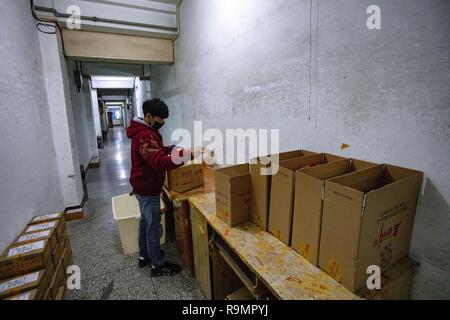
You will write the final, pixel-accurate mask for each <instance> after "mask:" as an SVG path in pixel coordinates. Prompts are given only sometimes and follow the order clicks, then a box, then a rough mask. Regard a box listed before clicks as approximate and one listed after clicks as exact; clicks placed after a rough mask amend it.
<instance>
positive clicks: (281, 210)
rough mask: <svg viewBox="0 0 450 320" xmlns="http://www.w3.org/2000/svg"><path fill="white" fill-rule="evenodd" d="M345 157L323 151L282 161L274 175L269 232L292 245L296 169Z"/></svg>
mask: <svg viewBox="0 0 450 320" xmlns="http://www.w3.org/2000/svg"><path fill="white" fill-rule="evenodd" d="M343 159H344V158H342V157H338V156H334V155H331V154H324V153H321V154H316V155H311V156H306V157H300V158H294V159H289V160H285V161H281V162H280V168H279V170H278V173H277V174H275V175H274V176H272V183H271V192H270V209H269V232H270V233H272V234H273V235H274V236H275V237H276V238H278V239H279V240H280V241H282V242H284V243H285V244H287V245H290V241H291V228H292V210H293V206H294V191H295V180H294V177H295V171H297V170H301V169H306V168H310V167H314V166H317V165H321V164H325V163H329V162H334V161H339V160H343Z"/></svg>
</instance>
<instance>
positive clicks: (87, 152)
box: [67, 61, 98, 169]
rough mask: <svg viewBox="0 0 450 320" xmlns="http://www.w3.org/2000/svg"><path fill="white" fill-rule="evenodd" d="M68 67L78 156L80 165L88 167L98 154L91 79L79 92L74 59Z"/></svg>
mask: <svg viewBox="0 0 450 320" xmlns="http://www.w3.org/2000/svg"><path fill="white" fill-rule="evenodd" d="M67 69H68V73H69V83H70V92H71V97H72V108H73V116H74V123H75V133H76V138H77V146H78V156H79V159H80V165H83V166H84V168H85V169H87V167H88V165H89V162H90V161H91V159H92V158H93V157H97V156H98V148H97V134H96V133H95V124H94V117H93V114H92V106H91V92H90V87H89V81H88V80H87V79H84V81H83V84H84V85H83V88H82V89H81V90H80V92H78V91H77V87H76V85H75V79H74V73H73V70H75V65H74V62H73V61H68V63H67Z"/></svg>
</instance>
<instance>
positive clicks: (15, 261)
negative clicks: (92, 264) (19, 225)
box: [0, 213, 73, 300]
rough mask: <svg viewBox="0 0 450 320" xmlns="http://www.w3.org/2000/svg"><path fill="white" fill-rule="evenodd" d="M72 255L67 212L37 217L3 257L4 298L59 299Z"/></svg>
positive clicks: (1, 285) (0, 287)
mask: <svg viewBox="0 0 450 320" xmlns="http://www.w3.org/2000/svg"><path fill="white" fill-rule="evenodd" d="M72 259H73V258H72V249H71V247H70V241H69V238H68V235H67V231H66V224H65V219H64V214H63V213H56V214H49V215H45V216H39V217H35V218H33V219H32V220H31V221H30V222H29V224H28V225H27V227H26V228H25V229H24V231H23V232H22V233H21V234H20V235H19V236H18V237H17V238H16V240H15V241H14V242H13V243H12V244H11V245H10V246H9V247H8V248H7V249H6V250H5V252H4V253H3V255H2V256H1V258H0V279H1V280H2V281H1V282H0V298H7V297H11V299H22V300H32V299H38V300H40V299H55V298H56V297H57V295H58V293H60V292H62V293H64V290H61V288H62V287H65V277H66V268H65V266H66V265H69V263H70V264H71V263H72ZM65 261H67V262H68V263H67V264H64V262H65ZM63 280H64V281H63ZM33 290H34V291H33ZM16 295H17V296H16ZM60 295H61V294H60ZM60 295H59V296H60ZM13 296H14V297H13Z"/></svg>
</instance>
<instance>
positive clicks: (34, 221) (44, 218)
mask: <svg viewBox="0 0 450 320" xmlns="http://www.w3.org/2000/svg"><path fill="white" fill-rule="evenodd" d="M54 220H62V222H63V223H64V222H65V219H64V213H63V212H57V213H52V214H46V215H44V216H37V217H34V218H33V219H31V221H30V222H29V223H28V225H34V224H40V223H45V222H50V221H54Z"/></svg>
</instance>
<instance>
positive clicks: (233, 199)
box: [215, 164, 250, 227]
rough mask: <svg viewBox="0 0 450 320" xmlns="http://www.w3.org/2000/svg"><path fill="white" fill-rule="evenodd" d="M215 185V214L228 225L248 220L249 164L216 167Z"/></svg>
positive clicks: (231, 225) (232, 225)
mask: <svg viewBox="0 0 450 320" xmlns="http://www.w3.org/2000/svg"><path fill="white" fill-rule="evenodd" d="M215 186H216V187H215V192H216V211H217V216H218V217H219V218H220V219H222V220H223V221H225V222H226V223H227V224H228V225H229V226H230V227H234V226H236V225H238V224H241V223H244V222H246V221H248V219H249V216H250V173H249V165H248V164H242V165H237V166H230V167H226V168H221V169H217V170H216V172H215Z"/></svg>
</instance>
